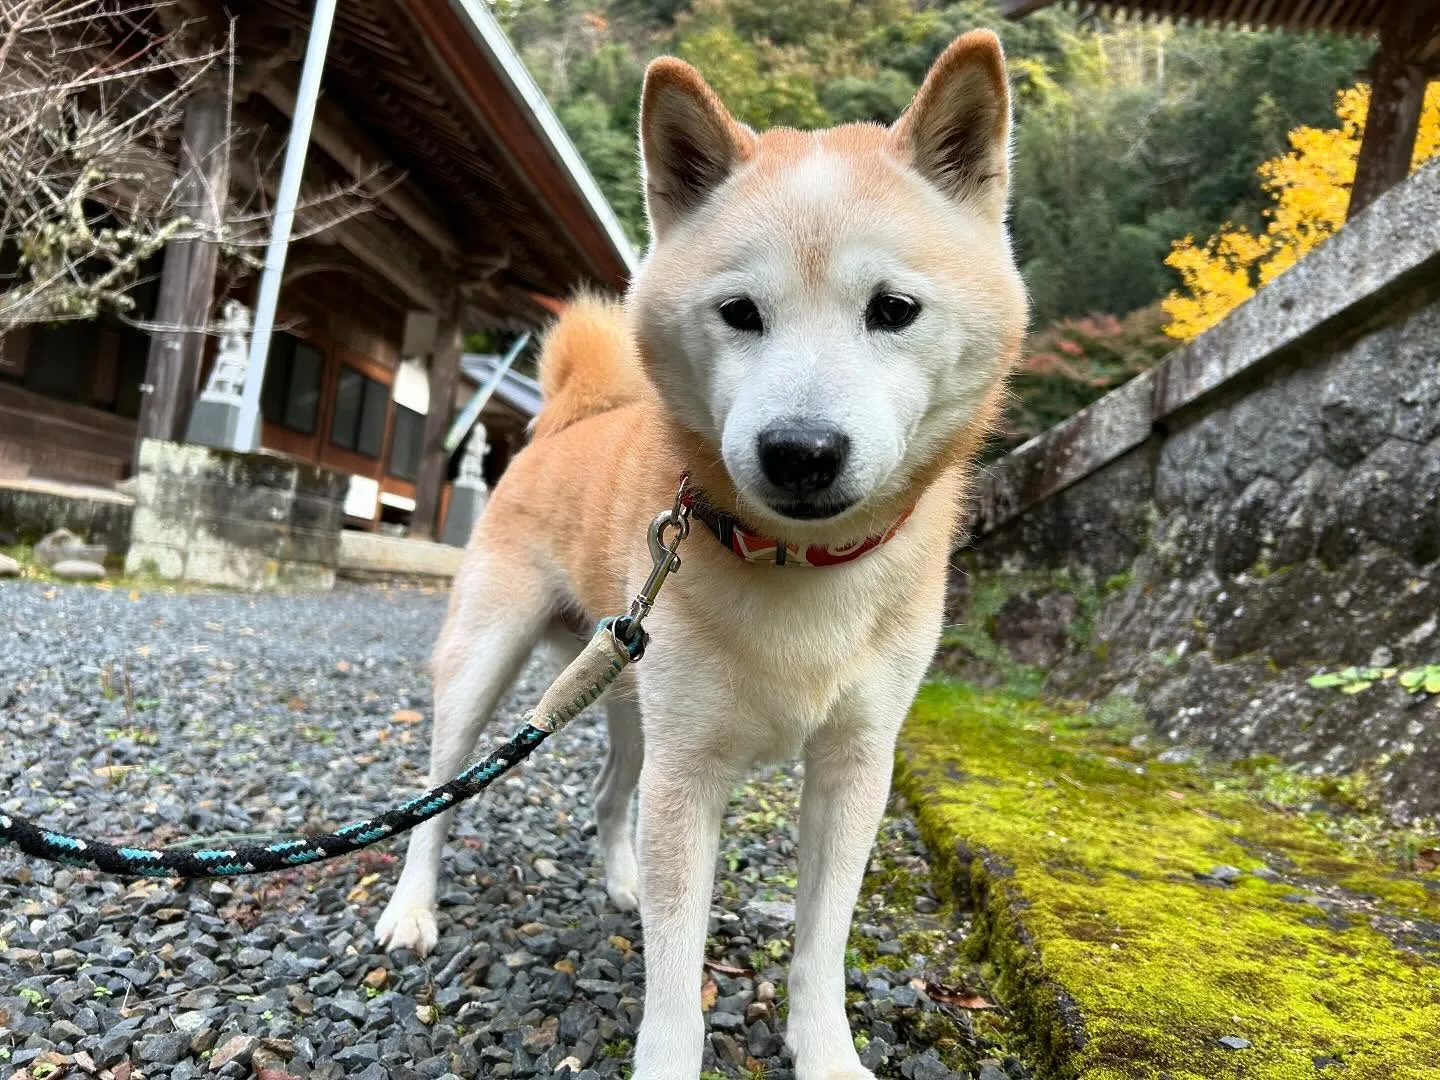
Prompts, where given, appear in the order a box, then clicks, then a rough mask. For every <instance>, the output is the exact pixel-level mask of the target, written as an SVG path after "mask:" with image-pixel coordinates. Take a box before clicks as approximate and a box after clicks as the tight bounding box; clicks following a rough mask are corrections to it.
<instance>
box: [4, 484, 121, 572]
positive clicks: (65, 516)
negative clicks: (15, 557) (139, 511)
mask: <svg viewBox="0 0 1440 1080" xmlns="http://www.w3.org/2000/svg"><path fill="white" fill-rule="evenodd" d="M134 508H135V500H134V499H132V498H130V496H128V495H122V494H120V493H119V492H116V491H107V490H105V489H103V488H97V487H89V486H86V485H82V484H62V483H55V482H52V481H49V480H3V479H0V544H7V543H14V542H15V541H19V542H21V543H26V544H34V543H38V542H39V541H40V539H41V538H42V537H45V536H47V535H49V534H50V533H52V532H54V531H55V530H56V529H69V530H71V531H72V532H75V533H78V534H79V535H80V536H83V537H84V538H85V539H86V540H88V541H90V542H91V543H92V544H104V545H105V548H106V550H107V551H109V552H110V554H112V555H123V554H125V549H126V548H128V547H129V546H130V518H131V515H132V514H133V513H134Z"/></svg>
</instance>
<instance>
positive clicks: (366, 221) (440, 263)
mask: <svg viewBox="0 0 1440 1080" xmlns="http://www.w3.org/2000/svg"><path fill="white" fill-rule="evenodd" d="M256 156H257V158H259V159H260V160H264V159H265V157H266V155H265V154H264V152H263V151H262V152H259V153H257V155H256ZM333 172H334V170H333V169H326V168H325V167H324V163H323V162H318V161H316V160H315V159H314V158H313V157H312V158H311V160H310V161H308V162H307V163H306V167H305V175H306V178H307V180H308V181H309V183H308V184H307V188H306V190H315V189H316V188H320V189H324V188H326V187H328V186H332V185H336V184H337V183H339V181H338V180H337V178H336V177H335V176H334V175H331V174H332V173H333ZM236 173H237V175H238V176H240V177H241V182H242V183H245V184H247V185H249V186H251V187H256V186H260V185H263V187H264V190H265V191H266V193H267V194H268V195H269V196H270V197H271V198H272V199H273V198H274V195H275V180H274V178H273V177H269V176H266V177H260V176H258V175H256V172H255V169H254V167H253V165H249V164H246V165H241V166H239V167H237V169H236ZM304 198H305V195H304V192H302V196H301V201H302V204H303V202H304ZM308 239H311V240H312V241H313V242H315V243H319V244H338V245H339V246H340V247H342V248H344V249H345V250H346V251H348V252H349V253H350V254H351V255H352V256H354V257H355V259H356V260H357V261H359V262H360V263H361V264H362V265H364V266H365V267H366V268H367V269H369V270H370V271H372V272H373V273H374V274H376V275H377V276H378V277H379V278H380V279H381V280H383V281H385V282H387V283H388V284H389V285H390V286H391V287H392V288H394V289H396V290H397V291H398V292H399V293H400V295H401V297H403V302H402V303H400V304H399V306H402V307H403V306H404V305H405V304H406V303H408V304H411V305H414V306H416V307H422V308H425V309H426V310H427V311H436V312H439V311H445V310H447V309H448V308H449V306H450V303H451V297H452V295H453V294H454V292H455V285H454V281H453V278H452V276H451V274H450V272H449V271H447V270H446V269H445V265H444V260H443V259H442V258H441V256H440V254H439V253H438V252H436V251H435V250H433V249H432V248H430V247H429V246H427V245H426V244H425V243H424V242H423V241H421V239H420V238H419V237H417V236H415V235H414V234H413V233H410V232H407V231H404V230H402V229H400V228H397V227H396V226H395V225H393V224H392V223H391V222H389V221H387V220H385V219H383V218H382V217H380V216H379V215H378V214H373V213H363V212H362V213H360V214H358V215H356V216H354V217H351V218H347V219H345V220H343V221H340V222H337V223H336V224H334V225H331V226H329V227H328V228H326V229H324V230H323V231H321V232H319V233H317V234H315V235H314V236H313V237H309V238H308Z"/></svg>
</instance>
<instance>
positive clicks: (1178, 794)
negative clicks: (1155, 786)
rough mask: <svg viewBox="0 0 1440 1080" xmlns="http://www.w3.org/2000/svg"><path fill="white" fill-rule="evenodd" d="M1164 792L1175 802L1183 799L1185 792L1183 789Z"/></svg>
mask: <svg viewBox="0 0 1440 1080" xmlns="http://www.w3.org/2000/svg"><path fill="white" fill-rule="evenodd" d="M1165 794H1166V795H1169V796H1170V798H1172V799H1174V800H1175V801H1176V802H1184V801H1185V793H1184V792H1183V791H1167V792H1165Z"/></svg>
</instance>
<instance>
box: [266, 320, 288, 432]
mask: <svg viewBox="0 0 1440 1080" xmlns="http://www.w3.org/2000/svg"><path fill="white" fill-rule="evenodd" d="M294 352H295V339H294V338H292V337H291V336H290V335H289V334H276V335H275V336H274V337H272V338H271V339H270V355H269V356H268V357H266V359H265V385H263V386H262V387H260V415H261V416H263V417H265V419H266V420H268V421H270V423H272V424H283V423H284V422H285V389H286V387H287V386H288V385H289V383H290V358H291V356H292V355H293V354H294Z"/></svg>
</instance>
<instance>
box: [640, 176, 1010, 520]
mask: <svg viewBox="0 0 1440 1080" xmlns="http://www.w3.org/2000/svg"><path fill="white" fill-rule="evenodd" d="M895 169H896V171H897V173H904V175H903V177H902V178H901V182H902V183H903V184H905V185H907V187H908V188H913V189H914V190H909V191H907V195H909V196H910V197H907V198H905V199H903V200H899V202H898V203H897V204H895V205H890V204H880V203H878V202H877V201H876V200H875V199H873V198H870V199H868V200H866V199H864V198H863V197H862V196H861V194H860V192H859V189H858V185H857V184H856V183H855V182H854V178H853V177H852V176H851V174H850V166H849V164H848V163H847V162H846V160H845V159H844V158H843V157H841V156H839V155H837V154H831V153H826V152H824V151H822V150H820V149H818V148H817V149H816V150H815V151H814V152H813V153H811V154H810V155H809V156H807V157H806V158H804V159H802V160H801V161H800V162H798V163H797V164H796V165H794V166H793V167H791V168H789V169H788V170H786V171H784V172H782V173H780V174H779V175H778V176H777V177H776V178H774V180H773V181H767V182H766V183H765V186H764V190H763V192H759V193H757V192H754V191H751V192H749V193H748V197H741V196H740V195H739V194H738V193H737V191H736V188H737V186H738V185H739V183H743V180H744V177H743V174H741V176H740V177H739V178H732V180H731V181H730V182H729V183H727V184H726V185H725V186H724V187H723V188H722V189H721V190H720V191H719V192H717V193H716V195H715V196H714V197H713V198H712V200H711V201H710V203H709V204H708V205H707V206H706V207H704V208H702V210H701V211H700V212H699V213H697V214H696V215H695V216H694V218H693V219H692V220H691V221H688V222H685V223H683V224H682V225H681V226H680V228H679V229H677V231H676V233H674V234H671V235H670V236H667V238H666V241H665V244H664V250H662V251H660V252H657V254H656V256H654V257H652V261H651V263H650V264H648V265H647V267H646V268H645V270H644V271H642V281H641V282H640V283H639V288H641V289H643V291H644V292H645V300H644V307H643V309H642V310H643V311H644V312H645V324H644V327H643V328H642V332H644V333H646V335H647V336H648V337H650V339H651V344H652V350H651V352H652V355H653V356H654V357H655V359H656V370H655V371H654V374H655V376H656V378H657V381H658V382H659V384H660V388H661V392H662V394H663V395H664V397H665V399H666V402H667V404H668V405H669V406H670V408H671V409H673V410H674V411H675V412H676V413H677V415H678V416H679V417H680V419H681V420H682V421H683V422H684V423H685V424H686V425H687V426H689V427H691V428H692V429H694V430H695V431H697V432H699V433H700V434H701V435H703V436H705V437H706V438H707V439H708V440H709V441H710V442H711V443H712V444H713V445H715V446H717V447H718V448H719V449H720V452H721V454H722V456H723V458H724V462H725V466H726V469H727V471H728V472H729V474H730V476H731V478H732V480H733V481H734V483H735V486H736V488H737V489H738V490H739V491H740V493H741V495H742V499H743V500H744V501H745V502H746V503H747V504H750V505H751V506H753V507H757V508H761V509H762V510H766V511H769V513H770V514H771V515H772V516H779V515H778V511H775V509H774V507H775V505H776V504H777V503H779V502H783V501H784V500H783V499H782V498H781V494H782V493H779V492H777V491H776V490H775V489H774V488H773V486H772V485H771V484H770V483H769V482H768V481H767V480H766V478H765V475H764V473H763V471H762V469H761V465H760V459H759V450H758V446H759V437H760V434H761V432H763V431H765V430H766V429H767V428H772V427H775V426H797V427H815V428H819V427H833V428H837V429H839V430H840V431H842V432H843V433H844V434H845V435H846V436H847V437H848V439H849V443H850V452H849V455H848V457H847V460H846V464H845V468H844V471H843V473H842V474H841V476H840V477H839V478H838V479H837V480H836V482H835V484H834V486H833V488H832V489H831V490H830V492H828V493H827V494H826V496H825V498H826V501H827V502H828V501H833V502H835V503H837V504H841V505H847V506H849V509H848V510H846V511H844V512H842V514H841V515H840V516H839V517H837V518H836V520H841V519H842V518H843V517H844V516H847V515H850V514H853V515H856V516H858V515H860V514H862V513H863V511H864V508H865V506H866V505H867V504H873V503H875V502H878V501H880V500H882V499H884V498H887V497H890V496H893V495H894V494H895V493H896V492H898V491H900V490H901V489H903V488H904V487H905V486H906V485H907V484H908V482H909V481H910V479H911V477H912V476H913V475H914V474H915V472H916V471H917V470H919V469H920V468H921V467H922V466H923V465H925V464H926V463H927V462H929V461H930V460H932V459H933V458H934V457H935V456H936V455H937V454H939V453H941V452H942V451H943V449H944V448H945V447H946V446H947V445H948V444H949V443H950V441H951V440H952V439H953V438H954V436H955V434H956V432H957V431H959V430H960V429H961V428H963V427H964V426H965V424H966V423H967V422H968V421H969V420H970V419H971V417H972V416H973V413H974V411H975V409H976V408H977V407H978V406H979V404H980V402H981V401H982V400H983V398H984V396H985V394H986V393H987V391H988V390H989V388H990V387H991V385H992V384H993V382H994V380H995V378H996V376H997V374H998V372H999V369H1000V359H999V353H1000V348H1001V330H1002V322H1003V319H1002V313H1000V312H997V311H994V310H991V306H992V305H993V303H994V301H993V299H991V298H992V297H993V296H994V289H993V287H991V288H975V287H973V283H974V282H975V281H982V280H984V275H986V274H987V273H989V274H991V275H992V277H993V273H994V270H993V269H992V268H993V267H1001V268H1003V270H1002V272H1013V268H1012V264H1011V262H1010V258H1009V250H1008V241H1007V240H1006V237H1005V233H1004V228H1003V226H1002V225H1000V224H999V223H991V222H988V221H986V220H984V219H983V218H981V217H979V216H977V215H975V214H973V213H970V212H968V211H966V210H965V209H964V208H963V207H961V206H960V205H959V204H957V203H955V202H952V201H951V200H949V199H946V198H945V197H943V196H942V195H940V193H939V192H938V191H935V190H934V189H933V188H930V187H929V185H927V184H925V182H924V181H922V180H921V179H920V178H919V177H918V176H915V175H914V174H913V173H908V172H906V171H905V170H903V168H902V167H901V166H899V165H898V164H897V165H895ZM916 196H918V197H916ZM937 234H939V235H942V236H943V237H944V238H945V239H946V240H947V241H953V245H954V246H955V247H956V248H958V249H960V250H972V251H973V250H982V251H986V252H987V255H988V257H986V258H983V259H981V260H979V261H978V262H977V264H976V265H975V267H974V272H975V274H976V277H975V278H973V279H968V280H967V277H966V275H964V274H957V273H956V272H955V266H956V264H957V260H951V259H947V260H945V265H940V266H935V265H926V262H927V257H926V253H927V252H934V251H935V250H936V244H935V236H936V235H937ZM941 249H942V250H945V246H944V245H942V246H941ZM687 253H688V254H687ZM696 255H698V256H700V257H699V258H698V259H697V258H694V257H693V256H696ZM692 268H698V269H692ZM652 274H657V275H664V276H665V277H666V279H667V281H666V282H664V283H663V284H659V283H657V282H655V281H653V280H644V279H646V278H649V277H650V276H651V275H652ZM687 274H688V277H687V276H686V275H687ZM669 279H674V280H669ZM657 284H658V287H657ZM887 292H889V293H899V294H902V295H905V296H908V297H911V298H913V299H914V300H915V301H917V302H918V303H919V304H920V314H919V316H918V317H917V318H916V319H915V321H914V322H913V323H911V324H910V325H909V326H907V327H905V328H904V329H902V330H899V331H886V330H879V329H875V330H872V329H868V328H867V327H866V325H865V309H866V307H867V305H868V304H869V303H870V301H871V299H872V298H873V297H875V296H876V295H878V294H881V293H887ZM740 296H743V297H748V298H749V299H750V300H752V301H753V302H754V303H755V304H756V306H757V307H758V308H759V311H760V315H761V318H762V319H763V321H764V326H765V330H764V333H763V334H759V335H756V334H753V333H746V332H744V331H737V330H734V329H732V328H731V327H729V326H728V325H726V323H725V322H724V321H723V320H722V319H721V317H720V315H719V310H718V309H719V307H720V305H721V304H722V303H723V302H724V301H725V300H727V299H730V298H732V297H740Z"/></svg>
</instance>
